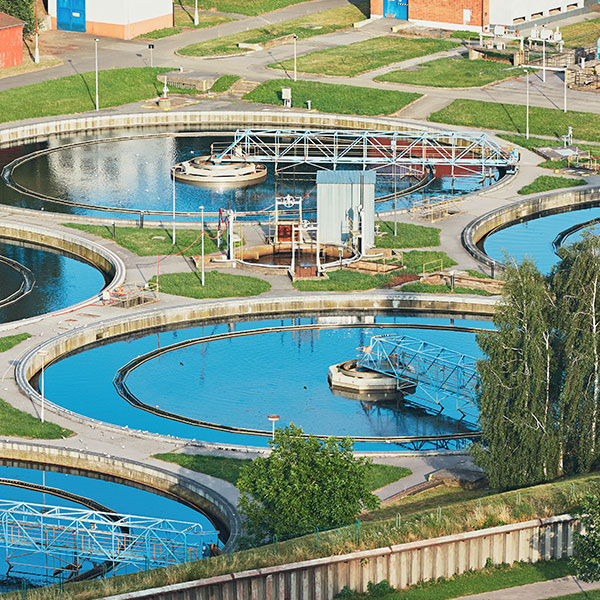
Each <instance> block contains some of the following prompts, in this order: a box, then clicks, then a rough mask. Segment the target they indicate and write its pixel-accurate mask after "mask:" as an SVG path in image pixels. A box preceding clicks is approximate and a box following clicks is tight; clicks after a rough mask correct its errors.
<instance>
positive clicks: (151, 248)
mask: <svg viewBox="0 0 600 600" xmlns="http://www.w3.org/2000/svg"><path fill="white" fill-rule="evenodd" d="M64 225H65V226H66V227H72V228H73V229H78V230H79V231H85V232H87V233H91V234H93V235H97V236H99V237H101V238H104V239H105V240H112V239H113V237H112V228H111V227H110V226H108V225H80V224H79V223H64ZM201 233H202V232H201V231H200V230H199V229H181V230H178V231H177V236H176V238H175V241H176V243H175V244H173V238H172V232H171V230H170V229H159V228H154V227H153V228H150V227H146V228H144V229H139V228H138V227H115V238H114V241H115V242H116V243H117V244H119V246H122V247H123V248H127V250H130V251H131V252H133V253H134V254H137V255H138V256H157V255H161V256H169V255H171V254H178V253H179V252H182V251H183V256H195V255H198V254H200V249H201V243H202V238H201V237H200V236H201ZM206 234H207V235H206V236H205V237H204V253H205V254H211V253H213V252H217V250H218V248H217V244H216V241H215V240H213V239H211V237H215V234H216V232H214V231H211V230H208V229H207V230H206ZM208 236H211V237H208ZM226 246H227V240H226V239H225V238H223V241H222V243H221V249H222V250H224V249H225V248H226Z"/></svg>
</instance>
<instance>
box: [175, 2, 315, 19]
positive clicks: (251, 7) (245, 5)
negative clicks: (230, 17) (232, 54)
mask: <svg viewBox="0 0 600 600" xmlns="http://www.w3.org/2000/svg"><path fill="white" fill-rule="evenodd" d="M301 2H306V0H198V8H199V9H200V10H216V11H219V12H225V13H237V14H240V15H249V16H254V15H262V14H263V13H266V12H271V11H274V10H279V9H280V8H285V7H286V6H291V5H293V4H300V3H301ZM178 4H182V5H185V6H194V0H179V2H178Z"/></svg>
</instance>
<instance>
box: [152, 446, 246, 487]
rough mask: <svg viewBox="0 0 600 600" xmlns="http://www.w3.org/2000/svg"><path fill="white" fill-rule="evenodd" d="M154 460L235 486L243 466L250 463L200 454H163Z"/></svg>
mask: <svg viewBox="0 0 600 600" xmlns="http://www.w3.org/2000/svg"><path fill="white" fill-rule="evenodd" d="M154 458H158V459H160V460H164V461H166V462H171V463H175V464H178V465H179V466H181V467H185V468H186V469H190V470H192V471H197V472H198V473H206V474H207V475H212V476H213V477H218V478H219V479H224V480H225V481H229V483H233V485H235V484H236V483H237V480H238V478H239V476H240V471H241V469H242V467H243V466H244V465H247V464H248V463H251V462H252V460H251V459H249V458H228V457H224V456H204V455H202V454H179V453H177V452H165V453H163V454H155V455H154Z"/></svg>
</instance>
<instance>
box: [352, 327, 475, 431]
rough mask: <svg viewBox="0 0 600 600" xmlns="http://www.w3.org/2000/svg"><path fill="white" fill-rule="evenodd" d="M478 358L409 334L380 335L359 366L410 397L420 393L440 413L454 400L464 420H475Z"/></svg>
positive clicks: (374, 338)
mask: <svg viewBox="0 0 600 600" xmlns="http://www.w3.org/2000/svg"><path fill="white" fill-rule="evenodd" d="M476 363H477V359H475V358H473V357H471V356H467V355H466V354H461V353H460V352H456V351H455V350H450V349H448V348H444V347H443V346H437V345H436V344H431V343H429V342H424V341H423V340H419V339H416V338H413V337H409V336H406V335H394V334H392V335H385V334H384V335H376V336H373V337H372V338H371V341H370V343H369V345H368V346H366V347H364V348H362V355H361V356H360V357H359V359H358V365H359V366H360V367H362V368H365V369H369V370H371V371H376V372H377V373H382V374H384V375H388V376H390V377H394V378H395V379H396V381H397V389H398V391H400V392H402V391H403V390H404V391H405V392H406V393H407V394H411V395H412V393H413V392H414V391H415V385H417V393H418V392H419V391H420V392H421V393H422V394H424V396H425V397H424V398H423V397H420V398H419V399H420V400H424V401H425V402H427V403H428V404H431V405H433V406H435V408H436V409H437V412H438V413H441V412H443V411H444V409H448V408H449V407H448V405H447V403H445V402H444V401H445V400H446V399H447V398H449V397H452V398H453V399H455V401H456V405H455V407H453V408H455V409H456V411H458V413H459V414H460V415H461V417H460V418H461V419H463V418H466V419H467V420H472V419H474V418H475V411H474V410H473V409H474V408H475V396H476V393H477V388H478V385H479V377H478V375H477V368H476Z"/></svg>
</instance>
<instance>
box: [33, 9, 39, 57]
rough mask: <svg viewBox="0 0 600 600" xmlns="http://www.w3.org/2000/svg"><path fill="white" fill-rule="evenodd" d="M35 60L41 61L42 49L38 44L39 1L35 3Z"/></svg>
mask: <svg viewBox="0 0 600 600" xmlns="http://www.w3.org/2000/svg"><path fill="white" fill-rule="evenodd" d="M33 62H34V63H35V64H36V65H37V64H38V63H39V62H40V49H39V46H38V9H37V2H36V3H35V53H34V55H33Z"/></svg>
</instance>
